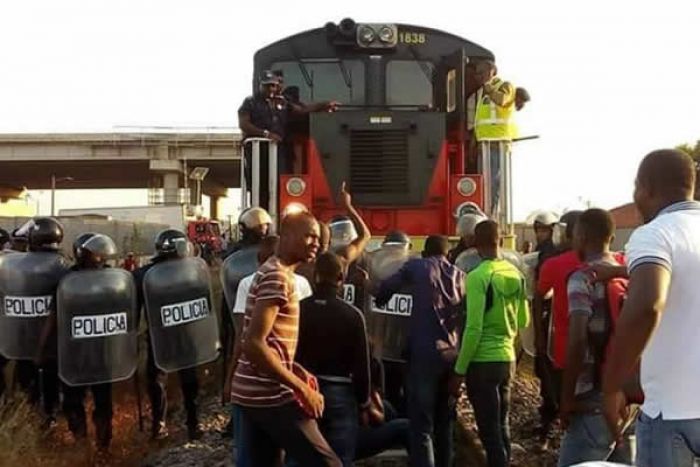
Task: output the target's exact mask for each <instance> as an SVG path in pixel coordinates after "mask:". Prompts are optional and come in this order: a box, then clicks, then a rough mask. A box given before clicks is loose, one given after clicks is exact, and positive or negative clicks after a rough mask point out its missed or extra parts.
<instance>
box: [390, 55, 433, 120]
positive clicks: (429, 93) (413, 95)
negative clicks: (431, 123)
mask: <svg viewBox="0 0 700 467" xmlns="http://www.w3.org/2000/svg"><path fill="white" fill-rule="evenodd" d="M434 75H435V66H434V65H433V64H432V63H431V62H428V61H418V60H391V61H390V62H389V63H387V66H386V104H387V105H389V106H403V107H405V106H408V107H427V108H432V107H433V79H434Z"/></svg>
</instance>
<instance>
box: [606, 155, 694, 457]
mask: <svg viewBox="0 0 700 467" xmlns="http://www.w3.org/2000/svg"><path fill="white" fill-rule="evenodd" d="M695 177H696V175H695V165H694V162H693V160H692V159H691V158H690V157H689V156H688V155H686V154H684V153H682V152H679V151H675V150H660V151H654V152H652V153H650V154H649V155H647V156H646V157H645V158H644V160H643V161H642V163H641V165H640V166H639V171H638V172H637V180H636V183H635V190H634V202H635V204H636V205H637V209H638V210H639V212H640V213H641V215H642V218H643V219H644V222H645V225H643V226H642V227H640V228H638V229H637V230H636V231H635V232H634V234H633V235H632V237H631V238H630V241H629V243H628V244H627V251H626V252H627V260H628V265H629V267H628V270H629V279H630V280H629V292H628V297H627V300H626V301H625V304H624V307H623V309H622V315H621V317H620V319H619V320H618V322H617V326H616V329H615V336H614V337H613V340H612V351H611V354H610V355H609V358H608V361H607V362H606V365H605V374H604V377H603V394H604V402H605V416H606V418H607V420H608V424H609V426H610V428H611V430H612V431H613V433H615V434H616V435H617V433H618V432H619V431H620V430H621V427H622V420H623V417H622V416H621V414H622V413H624V408H625V405H626V400H625V396H624V393H623V391H622V388H623V384H624V382H625V380H626V379H627V377H628V375H629V374H630V373H631V372H632V371H633V370H634V368H635V366H636V365H637V363H638V362H639V360H640V358H641V376H640V379H641V383H642V389H643V390H644V397H645V399H644V404H643V406H642V413H641V415H640V418H639V420H638V421H637V459H636V465H638V466H640V467H690V466H693V464H694V458H695V457H696V456H699V455H700V397H698V395H700V372H698V369H699V368H700V346H699V345H698V342H699V341H700V312H699V311H700V293H698V277H700V203H698V202H696V201H694V200H693V198H694V193H695Z"/></svg>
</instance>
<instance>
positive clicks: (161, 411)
mask: <svg viewBox="0 0 700 467" xmlns="http://www.w3.org/2000/svg"><path fill="white" fill-rule="evenodd" d="M178 240H181V241H183V242H186V241H187V237H186V236H185V234H184V233H182V232H180V231H177V230H172V229H168V230H164V231H163V232H160V233H159V234H158V237H156V256H155V257H154V258H153V259H152V260H151V262H150V263H149V264H147V265H145V266H142V267H140V268H138V269H137V270H136V271H134V272H133V275H134V282H135V283H136V293H137V296H138V309H139V310H140V309H141V308H142V307H143V304H144V292H143V280H144V278H145V277H146V273H147V272H148V270H149V269H151V268H152V267H153V266H155V265H156V264H158V263H159V262H161V261H170V260H177V259H178V258H179V255H178V252H177V250H176V248H175V246H174V245H175V244H176V242H177V241H178ZM147 340H148V359H147V366H146V378H147V380H148V397H149V399H150V400H151V411H152V416H153V425H152V436H153V438H154V439H164V438H167V437H168V429H167V427H166V424H165V419H166V416H167V413H168V393H167V389H168V374H167V373H166V372H164V371H162V370H160V369H159V368H158V367H157V366H156V364H155V359H154V356H153V348H152V343H151V340H150V339H147ZM178 376H179V377H180V387H181V389H182V398H183V400H184V403H185V411H186V413H187V419H186V422H185V423H186V425H187V434H188V436H189V438H190V439H199V438H201V436H202V429H201V427H200V426H199V420H198V416H197V394H198V393H199V383H198V381H197V368H196V367H193V368H185V369H184V370H180V371H178Z"/></svg>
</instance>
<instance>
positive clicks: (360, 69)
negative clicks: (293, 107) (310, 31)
mask: <svg viewBox="0 0 700 467" xmlns="http://www.w3.org/2000/svg"><path fill="white" fill-rule="evenodd" d="M270 69H272V70H282V72H283V73H284V85H285V86H297V87H298V88H299V98H300V99H301V101H302V102H306V103H309V102H319V101H330V100H336V101H338V102H340V103H341V104H345V105H363V104H365V65H364V63H363V62H362V61H360V60H338V59H337V58H333V59H327V60H326V59H320V60H301V61H298V62H297V61H288V62H276V63H273V64H272V65H271V66H270Z"/></svg>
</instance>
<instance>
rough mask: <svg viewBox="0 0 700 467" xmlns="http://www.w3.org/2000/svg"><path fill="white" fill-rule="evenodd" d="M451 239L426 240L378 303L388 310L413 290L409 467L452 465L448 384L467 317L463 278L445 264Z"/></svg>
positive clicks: (389, 280)
mask: <svg viewBox="0 0 700 467" xmlns="http://www.w3.org/2000/svg"><path fill="white" fill-rule="evenodd" d="M447 252H448V243H447V238H446V237H443V236H438V235H433V236H430V237H428V238H427V240H426V242H425V249H424V250H423V253H422V255H423V257H422V258H413V259H410V260H409V261H407V262H406V263H405V264H404V265H403V266H402V267H401V269H399V271H397V272H396V273H395V274H394V275H393V276H391V277H389V278H387V279H386V280H385V281H384V282H382V284H381V286H380V288H379V293H377V298H376V303H377V305H378V306H383V305H384V304H386V303H387V302H388V301H389V299H390V297H391V296H392V295H393V294H394V293H396V292H397V291H398V290H400V288H401V286H402V285H409V286H410V287H411V290H412V292H411V296H412V297H413V300H414V303H413V312H412V314H411V317H410V322H409V328H410V331H409V338H408V382H407V385H406V386H407V391H408V418H409V420H410V424H411V449H410V457H411V465H412V466H416V467H448V466H450V465H452V460H451V458H452V424H453V420H454V406H453V405H452V404H451V403H450V398H449V393H448V379H449V376H450V374H451V369H452V365H454V360H455V358H456V356H457V342H458V322H459V319H458V318H459V316H461V315H463V307H462V306H461V305H460V303H461V302H462V296H463V295H464V289H463V285H464V284H463V282H464V273H463V272H462V271H460V270H459V269H458V268H457V267H455V266H454V265H452V264H450V262H449V261H448V260H447Z"/></svg>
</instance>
